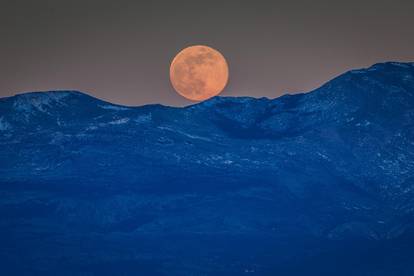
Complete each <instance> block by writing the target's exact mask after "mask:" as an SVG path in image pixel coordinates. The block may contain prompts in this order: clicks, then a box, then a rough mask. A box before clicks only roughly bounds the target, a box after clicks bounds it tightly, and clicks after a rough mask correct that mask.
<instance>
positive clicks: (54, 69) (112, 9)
mask: <svg viewBox="0 0 414 276" xmlns="http://www.w3.org/2000/svg"><path fill="white" fill-rule="evenodd" d="M413 14H414V1H412V0H406V1H402V0H389V1H383V0H376V1H371V0H347V1H335V0H330V1H324V0H313V1H309V0H307V1H305V0H302V1H295V0H288V1H277V0H274V1H259V0H249V1H243V0H239V1H230V0H226V1H225V0H222V1H197V0H192V1H174V0H168V1H167V0H166V1H138V0H130V1H122V0H117V1H115V0H112V1H107V0H96V1H95V0H94V1H88V0H67V1H63V0H62V1H60V0H36V1H32V0H27V1H19V0H2V1H1V4H0V96H2V97H4V96H8V95H14V94H16V93H19V92H23V91H36V90H54V89H76V90H81V91H85V92H88V93H90V94H92V95H94V96H96V97H98V98H101V99H105V100H108V101H111V102H115V103H121V104H126V105H141V104H146V103H162V104H167V105H185V104H189V103H190V102H188V101H187V100H185V99H184V98H181V97H180V96H179V95H177V94H176V93H175V92H174V91H173V89H172V87H171V85H170V82H169V72H168V70H169V64H170V62H171V60H172V58H173V57H174V55H175V54H176V53H177V52H178V51H179V50H180V49H182V48H184V47H186V46H189V45H194V44H206V45H209V46H211V47H213V48H216V49H218V50H219V51H220V52H222V54H223V55H224V56H225V57H226V58H227V61H228V63H229V68H230V80H229V84H228V86H227V87H226V89H225V90H224V92H223V93H222V95H225V96H242V95H249V96H255V97H261V96H267V97H270V98H274V97H277V96H280V95H282V94H284V93H295V92H303V91H309V90H311V89H314V88H316V87H318V86H319V85H321V84H323V83H324V82H325V81H327V80H329V79H331V78H332V77H334V76H336V75H338V74H340V73H342V72H344V71H346V70H349V69H351V68H358V67H366V66H369V65H371V64H373V63H376V62H381V61H389V60H397V61H414V16H413Z"/></svg>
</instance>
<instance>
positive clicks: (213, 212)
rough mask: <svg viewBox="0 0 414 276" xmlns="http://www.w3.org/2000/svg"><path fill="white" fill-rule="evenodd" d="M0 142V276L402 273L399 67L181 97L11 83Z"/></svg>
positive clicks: (404, 83)
mask: <svg viewBox="0 0 414 276" xmlns="http://www.w3.org/2000/svg"><path fill="white" fill-rule="evenodd" d="M0 147H1V150H0V243H1V244H2V246H1V247H0V260H1V261H0V264H1V267H0V272H1V270H2V271H3V272H4V273H0V274H2V275H245V274H252V275H412V273H414V262H413V261H414V253H412V250H410V248H412V245H414V235H413V234H414V231H413V230H414V63H396V62H389V63H381V64H376V65H373V66H372V67H370V68H367V69H361V70H353V71H349V72H347V73H345V74H343V75H341V76H339V77H337V78H335V79H333V80H331V81H329V82H328V83H326V84H325V85H323V86H322V87H321V88H319V89H316V90H315V91H312V92H309V93H305V94H295V95H285V96H282V97H279V98H276V99H267V98H260V99H257V98H248V97H236V98H227V97H215V98H212V99H210V100H208V101H205V102H202V103H199V104H195V105H191V106H187V107H183V108H173V107H167V106H162V105H147V106H141V107H127V106H119V105H114V104H111V103H108V102H104V101H101V100H98V99H96V98H93V97H91V96H88V95H86V94H83V93H81V92H77V91H52V92H34V93H26V94H20V95H16V96H13V97H8V98H2V99H0ZM137 273H138V274H137Z"/></svg>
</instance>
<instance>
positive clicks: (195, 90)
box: [170, 45, 229, 101]
mask: <svg viewBox="0 0 414 276" xmlns="http://www.w3.org/2000/svg"><path fill="white" fill-rule="evenodd" d="M228 78H229V68H228V65H227V62H226V59H225V58H224V56H223V55H222V54H221V53H220V52H219V51H217V50H215V49H213V48H210V47H208V46H204V45H196V46H190V47H188V48H185V49H183V50H182V51H181V52H179V53H178V54H177V55H176V56H175V58H174V59H173V61H172V62H171V66H170V79H171V83H172V86H173V87H174V89H175V90H176V91H177V92H178V94H180V95H181V96H183V97H185V98H187V99H189V100H192V101H203V100H206V99H209V98H211V97H214V96H216V95H218V94H220V93H221V91H223V89H224V87H225V86H226V84H227V81H228Z"/></svg>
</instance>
